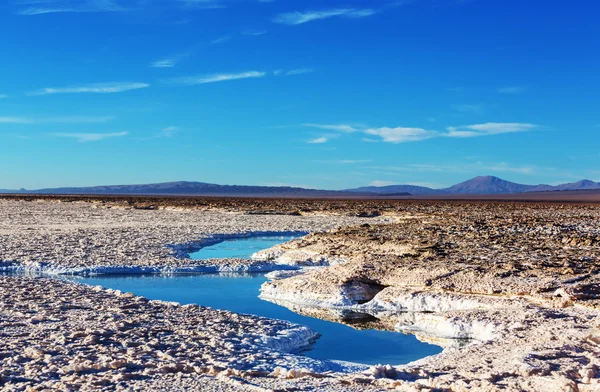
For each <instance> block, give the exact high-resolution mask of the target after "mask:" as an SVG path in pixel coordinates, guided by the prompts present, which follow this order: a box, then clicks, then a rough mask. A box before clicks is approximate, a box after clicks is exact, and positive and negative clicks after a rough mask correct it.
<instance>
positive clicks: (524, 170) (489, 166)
mask: <svg viewBox="0 0 600 392" xmlns="http://www.w3.org/2000/svg"><path fill="white" fill-rule="evenodd" d="M365 169H374V170H385V171H388V172H422V173H484V172H494V173H519V174H533V173H535V171H536V167H534V166H527V165H511V164H509V163H506V162H500V163H493V162H481V161H480V162H475V163H467V164H455V165H436V164H428V163H425V164H424V163H413V164H407V165H402V166H369V167H365ZM537 169H539V168H537ZM415 184H416V183H415Z"/></svg>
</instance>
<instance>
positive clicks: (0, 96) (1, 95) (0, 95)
mask: <svg viewBox="0 0 600 392" xmlns="http://www.w3.org/2000/svg"><path fill="white" fill-rule="evenodd" d="M5 98H8V95H6V94H0V99H5Z"/></svg>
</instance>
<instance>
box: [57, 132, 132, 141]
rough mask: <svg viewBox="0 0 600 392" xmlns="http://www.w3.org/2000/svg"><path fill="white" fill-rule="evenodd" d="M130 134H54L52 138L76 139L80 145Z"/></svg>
mask: <svg viewBox="0 0 600 392" xmlns="http://www.w3.org/2000/svg"><path fill="white" fill-rule="evenodd" d="M127 135H128V132H113V133H53V134H52V136H55V137H64V138H71V139H75V140H77V141H78V142H80V143H86V142H97V141H100V140H104V139H110V138H116V137H123V136H127Z"/></svg>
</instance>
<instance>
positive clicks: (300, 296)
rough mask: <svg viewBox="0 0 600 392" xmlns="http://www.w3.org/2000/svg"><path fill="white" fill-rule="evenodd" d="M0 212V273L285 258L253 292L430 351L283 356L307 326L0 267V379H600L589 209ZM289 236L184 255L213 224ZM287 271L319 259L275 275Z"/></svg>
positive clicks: (244, 205)
mask: <svg viewBox="0 0 600 392" xmlns="http://www.w3.org/2000/svg"><path fill="white" fill-rule="evenodd" d="M0 217H1V219H0V262H1V263H0V266H1V268H2V269H3V270H5V271H20V272H27V271H29V272H43V273H47V274H59V273H76V274H90V273H92V274H93V273H111V272H123V271H129V272H131V273H134V272H148V271H149V272H180V271H198V272H201V271H213V270H214V271H248V270H250V271H252V270H256V271H265V272H266V271H269V270H274V271H277V270H280V269H285V270H287V271H286V272H284V273H282V272H272V273H271V275H272V276H273V280H272V281H271V282H269V283H266V284H265V285H264V286H263V287H262V290H261V296H262V297H263V298H264V299H266V300H270V301H273V302H277V303H279V304H282V305H284V306H287V307H290V308H291V309H293V310H295V311H297V312H300V313H305V314H310V315H312V316H315V317H321V318H325V319H330V320H336V321H339V322H349V321H348V320H347V319H346V318H345V314H346V312H348V311H355V312H360V313H364V314H369V315H371V316H373V326H374V327H377V328H382V329H391V330H397V331H404V332H406V333H413V334H415V335H416V336H417V337H418V338H419V339H422V340H425V341H429V342H435V343H436V344H439V345H441V346H443V347H445V349H444V351H443V352H442V353H441V354H439V355H436V356H433V357H428V358H424V359H423V360H421V361H418V362H414V363H411V364H408V365H403V366H394V364H389V365H388V366H374V367H370V368H369V367H364V368H361V367H357V368H356V369H354V370H352V369H350V368H345V369H342V368H339V367H336V366H337V364H335V363H328V362H327V361H317V360H312V359H309V358H305V357H301V356H298V355H294V354H291V352H293V351H294V350H295V349H297V348H298V347H300V346H301V345H305V344H306V343H307V342H308V341H310V340H311V339H313V338H314V337H315V336H314V333H313V332H312V331H310V330H309V329H308V328H305V327H302V326H298V325H293V324H290V323H287V322H281V321H275V320H268V319H262V318H256V317H252V316H242V315H235V314H233V313H230V312H225V311H219V310H213V309H209V308H203V307H201V306H189V305H188V306H180V305H178V304H173V303H165V302H160V301H148V300H146V299H144V298H141V297H137V296H134V295H131V294H127V293H119V292H115V291H112V290H105V289H101V288H93V287H89V286H84V285H79V284H75V283H70V282H64V281H58V280H54V279H51V278H30V277H22V276H21V277H12V276H8V277H2V278H0V297H1V298H2V300H1V302H0V324H1V325H2V328H1V329H0V342H1V343H2V345H1V346H2V347H1V348H0V368H1V370H0V386H2V388H3V389H6V390H25V389H27V388H29V389H30V390H31V389H32V388H36V389H38V390H42V389H62V390H74V389H81V390H98V389H106V390H114V389H131V390H148V389H179V390H181V389H191V390H193V389H198V388H200V387H202V388H203V390H211V389H212V390H311V389H312V390H387V389H398V390H407V391H411V390H452V391H461V390H485V391H492V390H509V391H520V390H531V391H569V390H570V391H597V390H600V259H599V258H600V252H599V250H600V247H599V245H600V225H599V223H600V205H594V204H586V203H563V202H553V203H545V202H544V203H543V202H536V201H534V200H531V201H529V202H527V203H519V202H506V201H504V202H500V201H497V202H481V201H465V200H463V201H440V200H437V201H431V200H430V201H414V200H413V201H407V200H288V199H280V200H277V199H217V198H160V197H104V196H102V197H79V196H78V197H65V196H60V197H50V196H48V197H36V196H26V197H24V196H11V197H7V198H5V199H3V200H2V201H0ZM289 231H294V232H308V233H310V234H308V235H307V236H305V237H303V238H300V239H298V240H294V241H291V242H289V243H286V244H283V245H279V246H276V247H274V248H271V249H268V250H264V251H262V252H259V253H258V254H257V255H256V257H255V260H253V261H244V260H241V259H229V260H208V261H204V262H198V261H193V260H190V259H189V258H187V257H186V254H187V252H189V251H190V250H193V249H194V247H198V246H200V245H201V244H202V241H206V240H210V239H214V238H215V236H217V238H218V236H222V235H239V234H241V233H251V232H289ZM305 266H312V267H315V266H318V267H319V268H310V269H300V270H297V271H289V270H290V268H298V267H305ZM199 305H202V304H199ZM465 340H466V344H465ZM383 365H385V364H383Z"/></svg>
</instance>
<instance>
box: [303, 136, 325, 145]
mask: <svg viewBox="0 0 600 392" xmlns="http://www.w3.org/2000/svg"><path fill="white" fill-rule="evenodd" d="M328 141H329V139H328V138H327V137H326V136H321V137H318V138H315V139H310V140H309V141H308V142H307V143H310V144H323V143H327V142H328Z"/></svg>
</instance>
